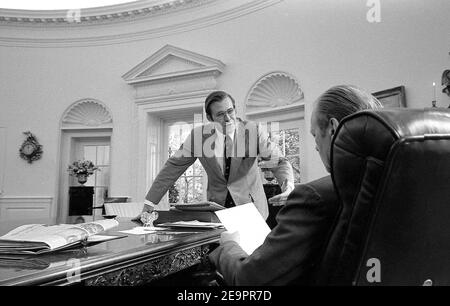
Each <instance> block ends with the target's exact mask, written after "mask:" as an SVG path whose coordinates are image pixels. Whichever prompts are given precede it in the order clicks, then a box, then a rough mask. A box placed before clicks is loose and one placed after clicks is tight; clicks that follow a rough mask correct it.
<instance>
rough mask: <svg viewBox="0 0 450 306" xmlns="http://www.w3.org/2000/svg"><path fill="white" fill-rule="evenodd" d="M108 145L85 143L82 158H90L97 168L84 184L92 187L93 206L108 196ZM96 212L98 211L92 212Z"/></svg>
mask: <svg viewBox="0 0 450 306" xmlns="http://www.w3.org/2000/svg"><path fill="white" fill-rule="evenodd" d="M109 149H110V146H109V145H95V144H93V145H85V146H84V159H86V160H90V161H92V162H93V163H94V165H96V166H97V167H98V168H99V171H95V172H94V174H93V175H91V176H89V178H88V181H87V182H86V184H85V185H86V186H93V187H94V195H95V198H94V207H98V206H101V205H103V201H104V198H106V197H107V196H108V186H109V176H110V175H109V173H110V162H109ZM94 213H95V214H97V213H98V212H94Z"/></svg>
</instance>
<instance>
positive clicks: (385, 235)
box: [316, 108, 450, 285]
mask: <svg viewBox="0 0 450 306" xmlns="http://www.w3.org/2000/svg"><path fill="white" fill-rule="evenodd" d="M331 169H332V170H331V175H332V179H333V183H334V186H335V189H336V191H337V194H338V196H339V197H340V199H341V201H342V208H341V210H340V212H339V215H338V217H337V219H336V221H335V227H334V230H333V232H332V233H331V235H330V238H329V241H328V244H327V247H326V250H325V253H324V257H323V259H322V262H321V265H319V267H320V268H319V271H318V274H317V278H316V281H317V283H318V284H328V285H329V284H335V285H350V284H352V285H377V284H381V285H422V284H424V282H425V281H426V280H431V281H432V282H433V284H436V285H450V110H447V109H437V108H432V109H403V108H398V109H380V110H369V111H362V112H359V113H356V114H354V115H351V116H348V117H346V118H344V119H343V120H342V122H341V123H340V125H339V127H338V129H337V131H336V134H335V136H334V138H333V141H332V149H331ZM377 273H379V274H378V276H379V277H380V278H379V279H377V277H375V278H374V276H377Z"/></svg>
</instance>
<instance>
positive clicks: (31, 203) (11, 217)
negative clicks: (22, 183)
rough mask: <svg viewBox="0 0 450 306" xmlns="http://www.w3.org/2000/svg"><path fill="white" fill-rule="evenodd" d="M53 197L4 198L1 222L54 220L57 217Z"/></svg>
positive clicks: (0, 207)
mask: <svg viewBox="0 0 450 306" xmlns="http://www.w3.org/2000/svg"><path fill="white" fill-rule="evenodd" d="M54 208H55V207H54V205H53V197H52V196H2V197H0V221H15V220H26V219H39V220H47V219H48V220H49V221H50V220H52V219H53V218H54V216H55V214H54Z"/></svg>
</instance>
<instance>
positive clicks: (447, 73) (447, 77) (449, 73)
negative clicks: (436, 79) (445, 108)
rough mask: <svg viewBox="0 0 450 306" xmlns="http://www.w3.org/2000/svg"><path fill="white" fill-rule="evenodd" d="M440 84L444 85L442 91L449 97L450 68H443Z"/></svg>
mask: <svg viewBox="0 0 450 306" xmlns="http://www.w3.org/2000/svg"><path fill="white" fill-rule="evenodd" d="M442 86H444V88H443V89H442V92H443V93H445V94H446V95H447V96H449V97H450V69H447V70H444V72H443V73H442ZM449 108H450V105H449Z"/></svg>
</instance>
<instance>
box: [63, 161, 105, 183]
mask: <svg viewBox="0 0 450 306" xmlns="http://www.w3.org/2000/svg"><path fill="white" fill-rule="evenodd" d="M96 170H100V169H99V168H98V167H96V166H95V165H94V163H93V162H92V161H90V160H77V161H74V162H73V163H72V164H71V165H69V167H68V168H67V171H68V172H69V175H70V176H75V177H76V178H77V179H78V183H80V184H82V185H83V184H84V183H86V182H87V179H88V177H89V176H90V175H92V174H94V172H95V171H96Z"/></svg>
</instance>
